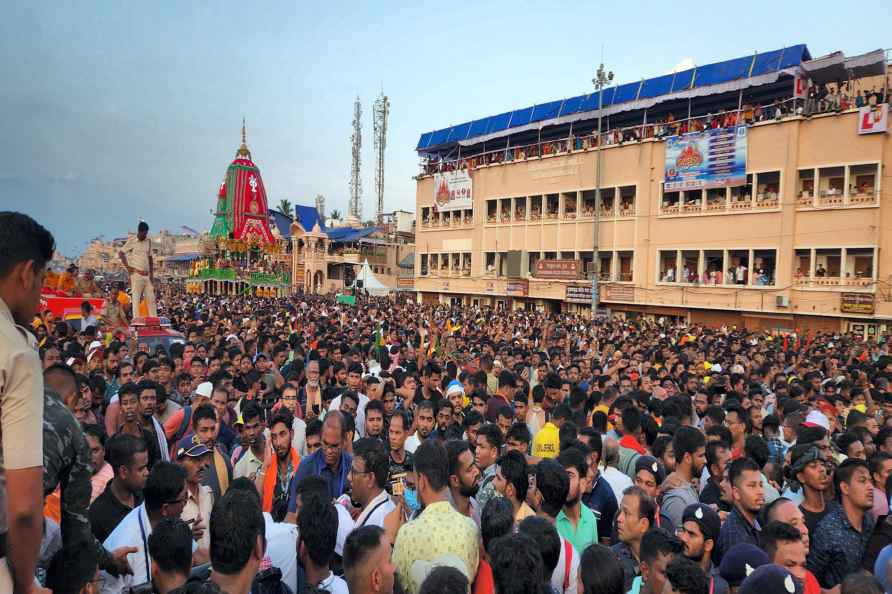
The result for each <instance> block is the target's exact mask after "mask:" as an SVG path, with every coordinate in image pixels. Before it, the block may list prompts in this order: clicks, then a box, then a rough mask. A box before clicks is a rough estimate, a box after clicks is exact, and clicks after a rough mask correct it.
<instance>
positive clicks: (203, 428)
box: [177, 403, 232, 501]
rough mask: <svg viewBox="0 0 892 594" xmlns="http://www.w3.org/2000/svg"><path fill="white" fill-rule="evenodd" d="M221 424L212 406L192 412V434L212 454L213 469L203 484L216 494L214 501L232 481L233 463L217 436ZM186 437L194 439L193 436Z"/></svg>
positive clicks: (206, 473)
mask: <svg viewBox="0 0 892 594" xmlns="http://www.w3.org/2000/svg"><path fill="white" fill-rule="evenodd" d="M219 423H220V422H219V420H218V419H217V411H216V410H215V409H214V407H213V405H212V404H208V403H206V404H202V405H201V406H198V407H196V408H195V409H194V410H193V412H192V434H193V435H195V436H196V437H198V440H199V441H201V443H203V444H204V446H205V447H206V448H207V449H208V450H210V452H211V454H212V456H211V469H210V471H209V472H205V473H204V478H203V479H202V482H201V484H203V485H206V486H208V487H210V488H211V491H213V493H214V501H216V500H218V499H219V498H220V497H222V496H223V494H224V493H226V489H228V488H229V482H230V481H231V480H232V462H230V460H229V456H227V455H226V453H225V452H224V451H223V449H222V448H221V446H220V445H219V444H218V443H217V435H218V434H219V430H220V429H219ZM185 437H192V435H187V436H185ZM177 443H179V441H178V442H177Z"/></svg>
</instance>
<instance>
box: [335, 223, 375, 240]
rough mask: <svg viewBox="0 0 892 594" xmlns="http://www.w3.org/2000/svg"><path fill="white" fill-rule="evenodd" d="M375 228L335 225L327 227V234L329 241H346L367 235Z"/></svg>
mask: <svg viewBox="0 0 892 594" xmlns="http://www.w3.org/2000/svg"><path fill="white" fill-rule="evenodd" d="M377 230H378V228H377V227H336V228H334V229H329V231H328V233H327V235H328V238H329V239H330V240H331V241H335V242H342V243H348V242H351V241H357V240H360V239H362V238H363V237H368V236H369V235H371V234H372V233H374V232H375V231H377Z"/></svg>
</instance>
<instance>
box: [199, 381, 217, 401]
mask: <svg viewBox="0 0 892 594" xmlns="http://www.w3.org/2000/svg"><path fill="white" fill-rule="evenodd" d="M213 392H214V384H212V383H211V382H201V383H200V384H198V387H197V388H195V395H196V396H204V397H205V398H210V397H211V394H213Z"/></svg>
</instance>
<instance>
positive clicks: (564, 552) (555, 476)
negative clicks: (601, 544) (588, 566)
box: [521, 458, 579, 594]
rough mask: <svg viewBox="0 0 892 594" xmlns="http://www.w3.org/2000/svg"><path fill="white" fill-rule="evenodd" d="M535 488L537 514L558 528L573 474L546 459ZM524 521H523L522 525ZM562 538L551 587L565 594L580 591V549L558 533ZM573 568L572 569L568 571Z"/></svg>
mask: <svg viewBox="0 0 892 594" xmlns="http://www.w3.org/2000/svg"><path fill="white" fill-rule="evenodd" d="M535 472H536V474H535V486H536V488H535V491H534V493H533V500H534V501H535V503H536V505H535V506H534V509H535V510H536V516H537V517H539V518H544V519H545V520H547V521H548V522H549V523H550V524H551V525H552V526H554V527H555V530H556V531H557V517H558V514H559V513H560V512H561V510H562V509H563V507H564V504H565V503H566V502H567V495H568V494H569V493H570V477H569V476H567V471H566V470H564V467H563V466H562V465H561V464H560V463H559V462H558V461H557V460H554V459H551V458H544V459H542V460H540V461H539V463H538V464H536V469H535ZM522 523H523V522H521V524H522ZM558 538H560V541H561V542H560V556H559V558H558V562H557V564H556V565H555V568H554V571H553V572H552V574H551V579H550V583H551V587H552V588H553V589H554V590H555V591H556V592H562V593H563V594H576V593H575V592H574V590H576V589H577V579H576V576H578V575H579V552H578V551H577V550H576V549H575V548H574V547H573V544H572V543H571V542H570V541H569V540H567V539H565V538H564V537H563V536H561V535H560V533H558ZM568 568H569V571H568Z"/></svg>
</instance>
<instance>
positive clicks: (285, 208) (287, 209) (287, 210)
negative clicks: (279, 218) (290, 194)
mask: <svg viewBox="0 0 892 594" xmlns="http://www.w3.org/2000/svg"><path fill="white" fill-rule="evenodd" d="M279 210H281V211H282V214H284V215H286V216H289V217H291V216H293V215H292V213H291V211H292V210H293V209H292V208H291V201H290V200H288V199H287V198H282V199H281V200H279Z"/></svg>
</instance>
